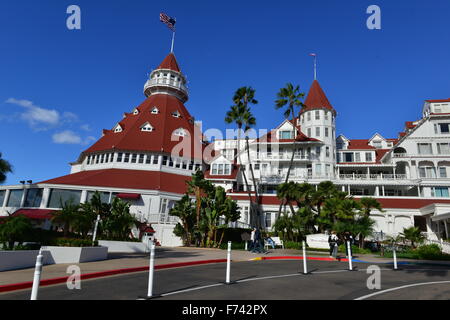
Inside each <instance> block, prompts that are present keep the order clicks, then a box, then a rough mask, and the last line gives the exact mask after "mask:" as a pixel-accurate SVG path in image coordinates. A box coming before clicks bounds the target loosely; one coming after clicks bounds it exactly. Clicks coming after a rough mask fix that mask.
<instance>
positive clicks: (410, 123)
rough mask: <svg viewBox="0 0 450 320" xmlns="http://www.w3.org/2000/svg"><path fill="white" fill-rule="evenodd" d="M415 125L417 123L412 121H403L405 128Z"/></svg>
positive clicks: (411, 127)
mask: <svg viewBox="0 0 450 320" xmlns="http://www.w3.org/2000/svg"><path fill="white" fill-rule="evenodd" d="M416 126H417V124H414V121H406V122H405V127H406V128H407V129H414V128H415V127H416Z"/></svg>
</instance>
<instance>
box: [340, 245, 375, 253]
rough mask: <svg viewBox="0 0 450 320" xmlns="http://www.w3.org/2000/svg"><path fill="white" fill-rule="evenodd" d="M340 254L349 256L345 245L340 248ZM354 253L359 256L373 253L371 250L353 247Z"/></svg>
mask: <svg viewBox="0 0 450 320" xmlns="http://www.w3.org/2000/svg"><path fill="white" fill-rule="evenodd" d="M338 252H341V253H345V254H347V251H346V248H345V245H344V244H341V245H340V246H339V248H338ZM352 253H353V254H354V253H358V254H370V253H372V251H371V250H370V249H361V248H360V247H358V246H355V245H352Z"/></svg>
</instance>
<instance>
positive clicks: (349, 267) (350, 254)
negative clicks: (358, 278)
mask: <svg viewBox="0 0 450 320" xmlns="http://www.w3.org/2000/svg"><path fill="white" fill-rule="evenodd" d="M347 256H348V269H349V270H350V271H352V270H353V266H352V251H351V247H350V241H347Z"/></svg>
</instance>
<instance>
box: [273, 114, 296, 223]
mask: <svg viewBox="0 0 450 320" xmlns="http://www.w3.org/2000/svg"><path fill="white" fill-rule="evenodd" d="M292 125H293V130H292V133H293V137H294V145H293V147H292V156H291V161H289V167H288V172H287V174H286V179H285V180H284V183H288V182H289V175H290V174H291V168H292V165H293V164H294V155H295V117H294V113H293V112H292ZM280 215H281V205H280V207H279V208H278V215H277V219H278V218H280Z"/></svg>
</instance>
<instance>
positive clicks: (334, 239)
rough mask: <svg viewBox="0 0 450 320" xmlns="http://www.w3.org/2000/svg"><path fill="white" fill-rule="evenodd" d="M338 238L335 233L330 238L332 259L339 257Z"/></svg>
mask: <svg viewBox="0 0 450 320" xmlns="http://www.w3.org/2000/svg"><path fill="white" fill-rule="evenodd" d="M338 240H339V239H338V237H337V235H336V232H335V231H332V232H331V234H330V236H329V237H328V244H329V245H330V258H334V259H336V257H337V248H338Z"/></svg>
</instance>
